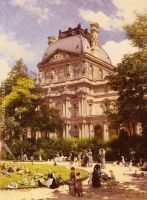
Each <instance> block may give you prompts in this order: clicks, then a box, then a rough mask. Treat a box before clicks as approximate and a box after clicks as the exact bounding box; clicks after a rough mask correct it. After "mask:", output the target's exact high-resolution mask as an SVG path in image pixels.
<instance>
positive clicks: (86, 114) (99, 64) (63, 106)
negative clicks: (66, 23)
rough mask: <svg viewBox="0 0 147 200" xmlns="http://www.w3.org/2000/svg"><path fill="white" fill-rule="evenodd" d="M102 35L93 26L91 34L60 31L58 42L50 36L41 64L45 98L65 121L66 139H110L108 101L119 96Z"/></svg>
mask: <svg viewBox="0 0 147 200" xmlns="http://www.w3.org/2000/svg"><path fill="white" fill-rule="evenodd" d="M98 34H99V25H98V24H97V23H93V24H91V25H90V32H89V31H88V29H83V28H81V25H78V26H77V27H76V28H68V30H66V31H63V32H62V31H59V35H58V39H56V38H55V37H48V48H47V50H46V52H45V54H44V56H43V58H42V61H41V62H40V63H39V64H38V69H39V75H38V77H39V81H40V84H41V86H42V87H43V88H45V89H46V96H45V99H46V101H47V102H48V104H49V106H53V107H56V108H58V109H59V111H60V113H61V115H62V117H63V119H64V130H63V136H64V137H79V138H82V137H87V138H91V137H98V138H99V139H101V140H103V141H107V140H108V139H109V122H108V120H107V118H106V116H105V114H104V102H105V100H106V99H109V100H111V99H114V98H115V96H116V94H115V93H114V92H112V91H110V89H109V85H108V83H107V80H106V79H105V77H106V76H107V75H108V74H110V73H112V72H113V68H114V67H113V66H112V64H111V60H110V58H109V56H108V55H107V53H106V52H105V51H104V50H103V49H102V48H101V47H100V44H99V41H98Z"/></svg>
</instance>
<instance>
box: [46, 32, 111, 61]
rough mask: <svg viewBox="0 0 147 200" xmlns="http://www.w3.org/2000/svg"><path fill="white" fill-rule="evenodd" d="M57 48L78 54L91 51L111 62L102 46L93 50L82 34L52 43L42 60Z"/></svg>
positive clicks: (94, 54)
mask: <svg viewBox="0 0 147 200" xmlns="http://www.w3.org/2000/svg"><path fill="white" fill-rule="evenodd" d="M56 50H63V51H68V52H72V53H77V54H83V53H89V54H92V55H93V56H95V57H97V58H98V59H100V60H102V61H104V62H107V63H109V64H110V63H111V60H110V58H109V56H108V54H107V53H106V52H105V51H104V50H103V49H102V48H101V47H100V46H98V47H97V48H96V49H94V50H92V48H91V46H90V43H89V41H88V39H87V38H85V37H83V36H82V35H81V34H78V35H74V36H69V37H65V38H63V39H59V40H57V41H55V42H53V43H52V44H50V45H49V47H48V48H47V50H46V51H45V53H44V56H43V59H42V62H44V61H45V60H46V59H48V57H50V56H51V55H52V54H53V53H54V52H55V51H56Z"/></svg>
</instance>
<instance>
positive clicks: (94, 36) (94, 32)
mask: <svg viewBox="0 0 147 200" xmlns="http://www.w3.org/2000/svg"><path fill="white" fill-rule="evenodd" d="M90 26H91V47H92V48H96V47H97V46H98V32H99V25H98V24H97V23H92V24H90Z"/></svg>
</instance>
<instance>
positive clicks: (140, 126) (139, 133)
mask: <svg viewBox="0 0 147 200" xmlns="http://www.w3.org/2000/svg"><path fill="white" fill-rule="evenodd" d="M142 131H143V129H142V124H141V123H140V122H138V123H137V124H136V134H137V135H142Z"/></svg>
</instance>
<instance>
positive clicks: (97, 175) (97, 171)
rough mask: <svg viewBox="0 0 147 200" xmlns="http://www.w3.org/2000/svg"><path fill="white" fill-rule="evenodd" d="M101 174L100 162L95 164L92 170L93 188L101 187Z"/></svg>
mask: <svg viewBox="0 0 147 200" xmlns="http://www.w3.org/2000/svg"><path fill="white" fill-rule="evenodd" d="M101 175H102V173H101V167H100V164H96V165H95V166H94V169H93V172H92V178H91V182H92V187H93V188H98V187H101Z"/></svg>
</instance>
